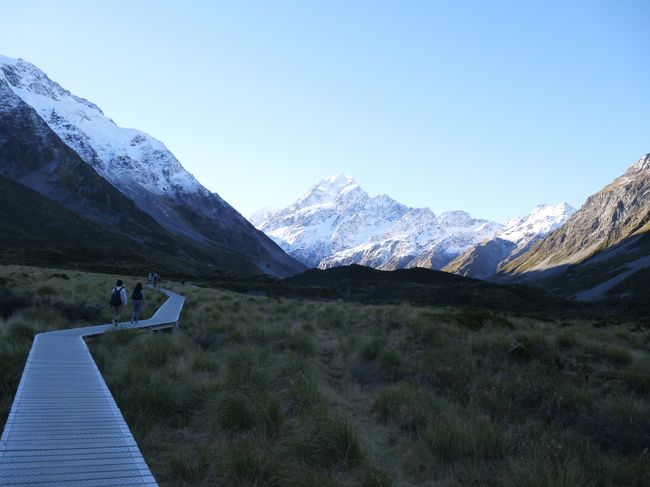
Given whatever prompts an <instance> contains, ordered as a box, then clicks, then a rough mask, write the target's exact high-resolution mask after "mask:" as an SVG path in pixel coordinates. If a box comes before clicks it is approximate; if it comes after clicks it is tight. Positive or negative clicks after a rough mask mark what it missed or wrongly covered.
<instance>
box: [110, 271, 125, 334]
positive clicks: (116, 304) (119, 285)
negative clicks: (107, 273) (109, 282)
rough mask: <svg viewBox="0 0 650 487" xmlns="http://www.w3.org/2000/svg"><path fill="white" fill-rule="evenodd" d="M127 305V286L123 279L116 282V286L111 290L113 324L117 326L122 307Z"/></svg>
mask: <svg viewBox="0 0 650 487" xmlns="http://www.w3.org/2000/svg"><path fill="white" fill-rule="evenodd" d="M124 306H126V288H125V287H124V283H123V282H122V280H121V279H118V280H117V282H116V283H115V287H114V288H113V290H112V291H111V307H112V308H113V325H115V326H117V323H118V320H119V319H120V315H121V314H122V309H123V308H124Z"/></svg>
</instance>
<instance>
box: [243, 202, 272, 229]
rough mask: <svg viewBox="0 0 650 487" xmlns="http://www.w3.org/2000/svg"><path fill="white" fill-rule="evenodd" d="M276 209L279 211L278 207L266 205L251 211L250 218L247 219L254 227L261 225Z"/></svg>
mask: <svg viewBox="0 0 650 487" xmlns="http://www.w3.org/2000/svg"><path fill="white" fill-rule="evenodd" d="M278 211H280V209H279V208H275V207H273V206H268V207H266V208H262V209H260V210H257V211H256V212H255V213H253V214H252V215H251V216H250V218H249V219H248V220H249V221H250V222H251V223H252V224H253V225H255V226H256V227H261V226H262V225H264V224H265V223H266V222H267V221H269V220H270V219H271V217H272V216H273V215H275V214H276V213H277V212H278Z"/></svg>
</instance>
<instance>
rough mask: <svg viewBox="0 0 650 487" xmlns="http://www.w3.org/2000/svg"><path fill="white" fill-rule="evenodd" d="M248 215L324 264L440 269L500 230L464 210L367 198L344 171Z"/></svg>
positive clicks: (303, 256) (290, 247) (299, 253)
mask: <svg viewBox="0 0 650 487" xmlns="http://www.w3.org/2000/svg"><path fill="white" fill-rule="evenodd" d="M251 220H252V221H255V222H256V224H257V226H258V228H259V229H261V230H262V231H264V232H265V233H266V234H267V235H269V236H270V237H271V238H272V239H273V240H275V241H276V242H277V243H278V244H279V245H280V246H281V247H282V248H283V249H284V250H285V251H287V252H288V253H289V254H290V255H292V256H293V257H295V258H297V259H298V260H300V261H302V262H303V263H305V264H306V265H308V266H311V267H321V268H327V267H333V266H338V265H347V264H362V265H367V266H372V267H375V268H379V269H386V270H390V269H398V268H404V267H413V266H416V265H417V266H421V267H429V268H434V269H439V268H441V267H443V266H444V265H445V264H447V263H448V262H449V261H450V260H452V259H453V258H454V257H456V256H457V255H458V254H459V253H461V252H463V251H465V250H466V249H467V248H468V247H470V246H471V245H474V244H475V243H478V242H480V241H482V240H484V239H486V238H489V237H491V236H492V235H494V233H495V232H497V231H498V230H499V229H500V228H501V225H499V224H498V223H494V222H490V221H487V220H477V219H473V218H472V217H470V215H468V214H467V213H465V212H463V211H453V212H448V213H443V214H441V215H439V216H436V215H434V213H433V212H432V211H431V210H429V209H428V208H409V207H407V206H405V205H403V204H401V203H399V202H397V201H395V200H393V199H392V198H390V197H389V196H387V195H379V196H375V197H370V196H369V195H368V193H366V192H365V191H364V190H363V189H361V187H360V186H359V184H358V183H357V182H356V181H355V180H354V179H352V178H351V177H350V176H346V175H344V174H336V175H334V176H332V177H329V178H326V179H323V180H322V181H321V182H319V183H318V184H316V185H314V186H313V187H311V188H310V189H309V190H308V191H307V192H306V193H305V194H304V195H303V196H302V197H301V198H299V199H298V200H297V201H296V202H295V203H293V204H292V205H290V206H289V207H287V208H284V209H282V210H276V211H275V212H271V213H269V212H266V213H260V212H257V213H256V214H255V215H254V216H253V217H251Z"/></svg>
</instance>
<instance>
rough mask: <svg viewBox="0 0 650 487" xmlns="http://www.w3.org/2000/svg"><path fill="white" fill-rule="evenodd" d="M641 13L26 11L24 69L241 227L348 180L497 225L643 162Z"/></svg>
mask: <svg viewBox="0 0 650 487" xmlns="http://www.w3.org/2000/svg"><path fill="white" fill-rule="evenodd" d="M649 22H650V2H648V1H645V0H643V1H628V0H611V1H608V2H604V1H598V0H592V1H571V0H562V1H511V2H510V1H507V2H499V1H475V2H464V1H445V2H435V1H422V2H417V1H408V2H400V1H390V2H381V1H375V0H373V1H368V2H361V1H359V2H350V1H340V2H339V1H332V0H329V1H322V2H316V1H286V2H285V1H271V2H269V1H259V2H248V1H232V2H227V3H226V2H208V1H204V2H201V1H188V2H171V1H161V0H158V1H106V2H88V1H57V2H51V1H29V0H21V1H20V2H11V3H5V4H3V6H2V28H0V53H1V54H4V55H7V56H11V57H22V58H24V59H26V60H28V61H30V62H32V63H34V64H36V65H37V66H39V67H40V68H42V69H43V70H44V71H45V72H47V73H48V74H49V75H50V77H51V78H53V79H54V80H56V81H58V82H60V83H61V84H62V85H63V86H64V87H66V88H68V89H69V90H71V91H72V92H73V93H75V94H77V95H79V96H83V97H85V98H88V99H89V100H91V101H93V102H95V103H97V104H98V105H99V106H100V107H102V109H103V110H104V112H105V113H106V114H107V115H108V116H110V117H111V118H113V119H114V120H115V121H116V122H117V123H118V124H120V125H123V126H127V127H135V128H138V129H140V130H143V131H145V132H148V133H150V134H151V135H153V136H155V137H157V138H159V139H160V140H162V141H163V142H164V143H165V144H166V145H167V147H169V148H170V149H171V150H172V151H173V152H174V153H175V154H176V156H177V157H178V159H179V160H180V161H181V163H183V165H184V166H185V167H186V168H187V169H188V170H190V171H191V172H192V173H194V174H195V175H196V177H197V178H198V179H199V180H200V181H201V182H202V183H203V184H204V185H206V186H207V187H208V188H209V189H211V190H213V191H216V192H218V193H219V194H220V195H221V196H222V197H224V198H225V199H226V200H227V201H229V202H230V203H231V204H232V205H233V206H235V208H237V209H238V210H239V211H241V212H242V213H243V214H244V215H245V216H249V215H250V213H251V212H252V211H254V210H256V209H258V208H259V207H263V206H284V205H287V204H288V203H290V202H292V201H293V200H294V199H296V198H297V197H299V196H300V195H301V194H302V192H303V191H304V190H306V189H307V187H309V186H310V185H312V184H314V183H315V182H317V181H318V180H320V179H321V178H323V177H326V176H329V175H331V174H334V173H336V172H339V171H342V172H345V173H347V174H350V175H352V176H354V177H355V178H356V179H357V180H358V181H359V183H360V184H361V185H362V187H364V188H365V189H366V190H367V191H368V192H369V193H371V194H378V193H387V194H389V195H391V196H392V197H394V198H396V199H397V200H399V201H402V202H404V203H406V204H408V205H411V206H428V207H430V208H431V209H432V210H433V211H434V212H436V213H439V212H441V211H445V210H452V209H464V210H467V211H469V212H470V213H471V214H472V215H474V216H479V217H485V218H491V219H494V220H504V219H505V218H507V217H509V216H513V215H519V214H525V213H526V212H528V211H529V210H530V209H532V208H533V207H534V206H535V205H536V204H538V203H541V202H547V203H556V202H559V201H562V200H565V201H568V202H569V203H570V204H572V205H574V206H579V205H581V204H582V203H583V202H584V200H585V199H586V197H587V196H589V195H590V194H591V193H593V192H595V191H597V190H598V189H600V188H601V187H602V186H604V185H605V184H607V183H608V182H609V181H610V180H612V179H613V178H614V177H616V176H618V175H620V174H621V173H622V172H624V170H625V169H626V168H627V167H628V166H629V165H631V164H632V163H633V162H634V161H635V160H636V159H637V158H638V157H640V156H641V155H642V154H643V153H645V152H650V116H649V114H650V85H649V80H650V42H649V41H648V25H649Z"/></svg>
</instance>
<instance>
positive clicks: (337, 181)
mask: <svg viewBox="0 0 650 487" xmlns="http://www.w3.org/2000/svg"><path fill="white" fill-rule="evenodd" d="M353 184H354V185H357V186H358V185H359V184H358V183H357V182H356V181H355V180H354V178H353V177H352V176H348V175H347V174H344V173H342V172H339V173H336V174H334V175H333V176H330V177H327V178H325V179H323V180H321V181H320V182H319V183H318V184H317V185H316V186H315V187H316V188H328V189H343V188H345V187H347V186H350V185H353Z"/></svg>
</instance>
